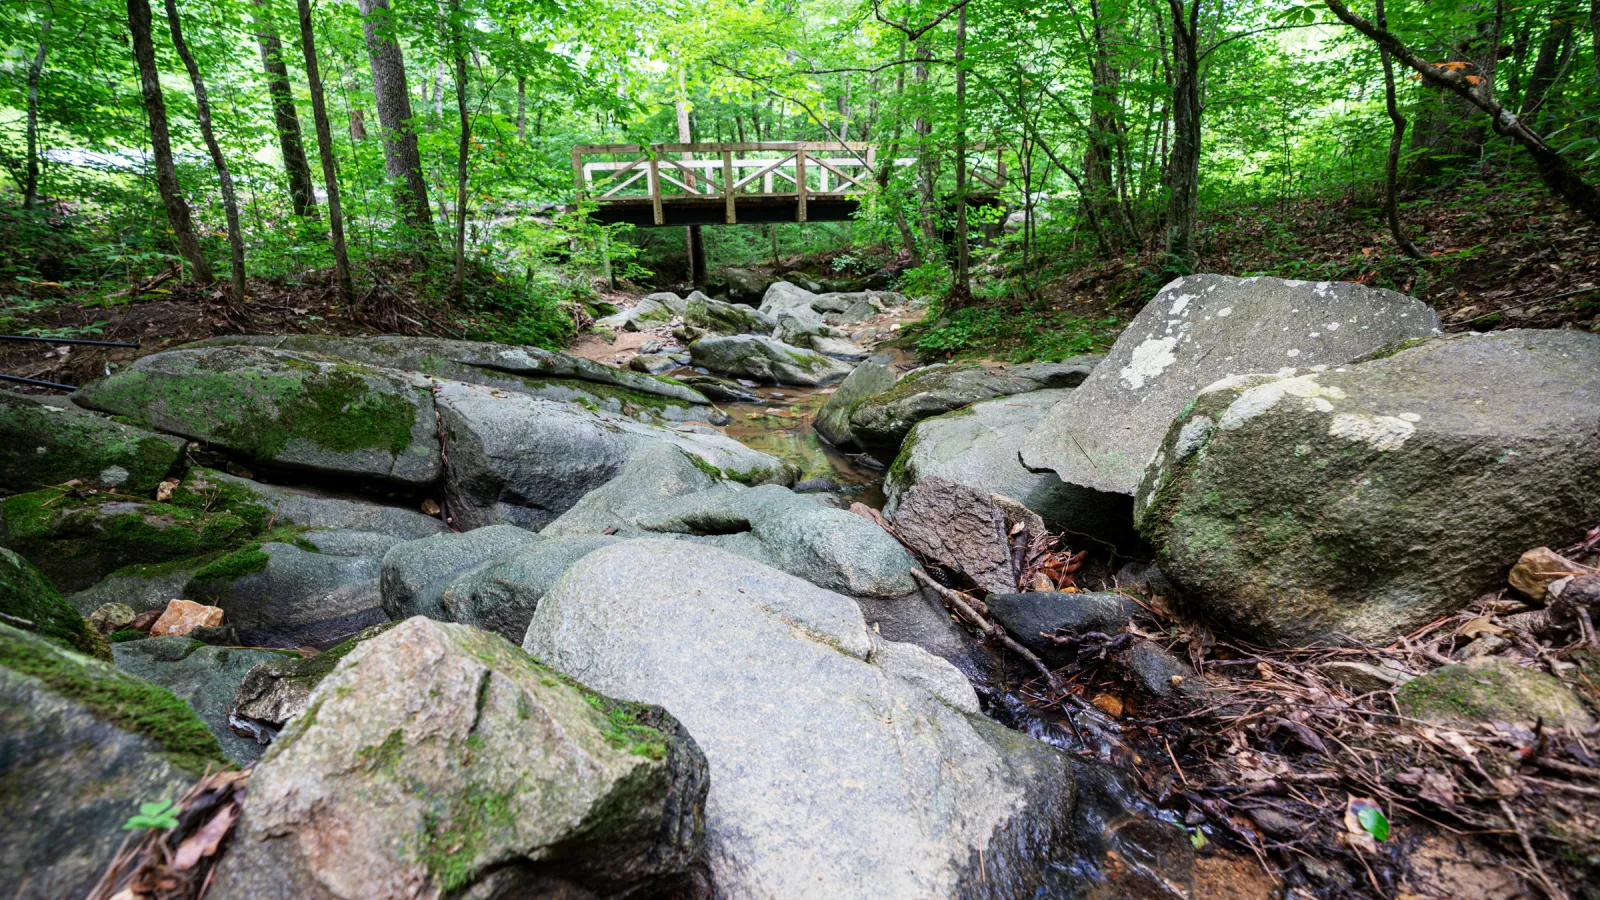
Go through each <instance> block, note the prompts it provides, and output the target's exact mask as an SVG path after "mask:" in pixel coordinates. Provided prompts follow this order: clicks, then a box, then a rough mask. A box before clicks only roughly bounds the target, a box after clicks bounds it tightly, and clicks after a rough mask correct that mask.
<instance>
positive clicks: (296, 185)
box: [251, 0, 317, 216]
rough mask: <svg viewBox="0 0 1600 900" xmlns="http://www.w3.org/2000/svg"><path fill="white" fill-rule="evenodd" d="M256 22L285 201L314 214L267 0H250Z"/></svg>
mask: <svg viewBox="0 0 1600 900" xmlns="http://www.w3.org/2000/svg"><path fill="white" fill-rule="evenodd" d="M252 3H253V5H254V7H255V8H254V9H253V10H252V11H251V16H252V18H254V19H255V23H256V46H257V47H258V48H260V50H261V71H262V72H264V73H266V76H267V96H269V97H270V98H271V99H272V121H273V124H274V125H276V126H277V130H278V148H279V149H280V150H281V151H282V152H283V168H284V171H285V172H287V173H288V175H289V200H290V202H291V203H292V204H293V206H294V214H295V215H297V216H314V215H316V206H317V194H316V187H315V186H314V185H313V183H312V181H311V165H310V163H308V162H307V161H306V146H305V142H304V140H303V139H302V138H301V136H300V113H299V111H298V110H296V109H295V108H294V92H293V90H292V89H291V88H290V86H289V67H288V66H287V65H285V64H284V61H283V43H282V42H281V41H280V40H279V39H278V29H277V27H276V26H274V25H273V24H272V18H271V15H272V14H271V12H270V11H269V10H268V8H267V0H252Z"/></svg>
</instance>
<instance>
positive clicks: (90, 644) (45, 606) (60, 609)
mask: <svg viewBox="0 0 1600 900" xmlns="http://www.w3.org/2000/svg"><path fill="white" fill-rule="evenodd" d="M0 612H3V613H5V614H6V615H7V616H11V617H14V618H15V619H20V620H23V621H26V622H31V623H33V628H34V629H36V630H37V631H38V633H39V636H40V637H43V638H45V639H47V640H50V641H53V642H55V643H57V644H59V645H61V646H63V647H67V648H69V649H72V650H76V651H78V652H79V653H82V654H84V655H86V656H93V657H97V658H99V659H103V660H106V661H110V659H111V647H110V646H109V645H107V643H106V640H105V638H103V637H101V636H100V632H98V631H96V630H95V629H94V627H93V626H91V625H90V624H89V620H88V619H85V618H84V617H83V615H82V614H81V613H79V612H78V610H77V609H75V608H74V607H73V606H72V604H71V603H68V602H67V601H66V600H65V599H64V598H63V597H62V596H61V594H60V593H59V592H58V591H57V590H56V589H55V585H52V584H51V583H50V582H49V581H47V580H46V579H45V577H44V575H42V574H40V572H39V570H38V569H35V568H34V567H33V566H31V565H29V564H28V562H27V560H25V559H23V558H22V557H20V556H18V555H17V554H15V553H12V552H11V551H10V550H6V549H4V548H0ZM10 624H13V625H17V624H20V623H19V622H15V621H13V622H11V623H10Z"/></svg>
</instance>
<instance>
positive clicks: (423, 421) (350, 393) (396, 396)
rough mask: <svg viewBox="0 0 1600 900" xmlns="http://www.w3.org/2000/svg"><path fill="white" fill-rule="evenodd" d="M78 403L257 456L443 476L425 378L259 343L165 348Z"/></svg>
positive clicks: (329, 467) (389, 475)
mask: <svg viewBox="0 0 1600 900" xmlns="http://www.w3.org/2000/svg"><path fill="white" fill-rule="evenodd" d="M73 399H74V401H75V402H77V403H79V404H80V405H83V406H88V407H90V408H92V409H98V410H101V411H103V412H108V413H114V414H116V415H120V416H126V417H128V418H130V419H133V420H135V421H136V422H138V423H140V424H142V425H147V426H149V427H152V428H156V429H159V430H161V431H167V432H171V433H173V434H180V435H183V436H184V437H186V438H189V439H191V440H196V441H205V442H208V443H211V444H214V445H216V446H218V447H221V448H222V449H224V450H227V451H229V452H231V453H237V454H239V455H241V456H244V457H247V458H249V459H252V460H257V461H260V462H265V463H272V464H276V465H280V466H286V467H292V468H297V469H309V470H312V471H317V472H326V473H330V474H338V475H356V476H362V477H369V478H377V479H383V480H389V481H396V482H401V483H405V484H427V483H430V482H432V481H434V480H435V479H436V478H438V477H439V438H438V426H437V424H436V423H435V422H434V416H433V402H432V399H431V398H430V397H429V394H428V382H427V379H425V378H422V377H421V376H418V375H415V374H411V373H406V372H400V371H397V370H393V369H382V368H378V367H375V366H367V365H357V364H353V363H343V362H331V361H327V360H322V359H318V358H315V357H312V356H306V355H296V354H292V353H286V352H283V351H278V350H268V349H265V348H260V347H216V348H200V347H195V348H187V349H179V350H168V351H166V352H164V353H154V354H151V355H150V356H146V357H143V358H141V359H139V360H138V361H136V362H134V363H133V364H132V365H130V366H128V367H127V368H125V369H122V370H121V371H119V372H117V373H116V374H115V375H111V376H109V377H106V378H102V379H100V380H98V381H94V382H91V383H89V384H88V385H85V386H84V387H82V388H79V389H78V391H77V393H75V394H73Z"/></svg>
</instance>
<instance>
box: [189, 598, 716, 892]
mask: <svg viewBox="0 0 1600 900" xmlns="http://www.w3.org/2000/svg"><path fill="white" fill-rule="evenodd" d="M419 710H423V711H424V712H421V713H419ZM706 788H707V776H706V763H705V757H704V756H703V755H702V754H701V752H700V750H699V747H698V746H697V745H696V744H695V742H694V740H693V739H692V738H691V737H690V736H689V734H688V732H687V731H685V730H684V729H683V728H682V726H680V725H679V724H678V722H677V720H675V719H673V718H672V716H671V715H669V714H668V713H666V712H665V711H663V710H661V709H660V708H659V707H652V706H646V705H643V704H635V703H627V702H623V701H618V700H612V699H610V698H607V697H604V696H601V695H599V694H596V693H594V692H592V691H589V690H587V689H586V688H583V687H582V686H581V685H579V684H577V683H576V682H574V681H572V680H570V679H568V678H565V677H563V676H561V675H559V674H558V673H556V672H554V671H552V670H551V669H549V668H546V667H545V666H543V665H541V664H539V663H538V662H537V661H536V660H534V659H533V658H532V657H530V656H528V655H527V654H525V653H523V652H522V651H521V650H519V649H517V648H516V647H515V646H514V645H512V644H510V643H508V642H506V641H505V640H504V639H503V638H500V637H498V636H495V635H491V634H487V633H485V632H481V631H478V630H477V629H474V628H470V627H468V626H464V625H452V624H447V623H440V622H434V621H431V620H429V619H425V618H422V617H420V616H419V617H416V618H413V619H409V620H407V621H405V622H403V623H401V624H400V625H398V626H396V627H395V628H393V629H392V630H390V631H388V632H387V633H385V634H383V635H380V636H378V637H375V638H373V639H371V640H368V641H365V642H363V643H361V644H358V645H357V646H356V647H355V648H354V649H353V650H352V651H351V652H350V653H349V654H348V655H346V656H345V657H344V658H343V659H342V660H340V661H339V662H338V664H337V666H336V667H335V669H334V671H333V672H332V673H331V674H329V675H328V676H326V677H325V678H324V679H323V681H322V683H321V684H320V685H318V686H317V688H316V689H315V690H314V691H313V692H312V694H311V697H310V705H309V706H308V708H307V709H306V710H305V712H303V713H301V714H300V715H299V716H296V717H295V718H294V719H293V720H292V721H291V722H290V723H289V725H288V727H287V728H286V729H285V730H284V732H283V734H282V735H281V736H280V737H279V738H278V740H277V741H275V742H274V743H273V745H272V746H271V747H270V748H269V749H268V751H267V754H266V756H265V757H264V758H263V759H262V761H261V763H260V765H259V766H258V767H257V769H256V771H255V774H254V776H253V777H252V778H251V782H250V796H249V798H248V799H247V800H246V801H245V807H244V815H243V818H242V820H241V824H240V833H239V834H238V835H237V836H236V837H235V839H234V844H233V849H232V851H231V852H230V853H229V855H228V857H227V858H226V859H225V860H224V861H223V863H222V867H221V868H220V869H219V870H218V872H217V878H216V882H215V885H214V886H213V896H216V897H218V898H236V897H257V896H338V897H377V896H401V895H409V896H439V895H445V896H455V895H459V894H461V893H463V892H473V893H474V895H476V896H548V895H561V896H567V895H569V894H570V895H572V896H580V895H581V896H594V895H600V896H619V895H627V896H633V895H648V896H656V895H663V894H667V893H669V892H671V891H672V890H674V889H681V888H685V887H688V886H689V885H690V884H691V883H692V879H693V878H694V877H695V875H696V870H697V869H698V868H699V867H700V866H701V865H702V864H703V856H704V851H705V818H704V816H705V813H704V804H705V796H706ZM334 846H337V847H338V848H339V850H338V852H336V853H330V852H328V848H330V847H334Z"/></svg>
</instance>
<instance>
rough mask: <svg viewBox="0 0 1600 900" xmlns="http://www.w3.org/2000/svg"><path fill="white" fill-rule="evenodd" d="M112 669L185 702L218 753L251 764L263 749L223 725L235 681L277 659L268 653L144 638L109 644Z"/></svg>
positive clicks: (235, 689)
mask: <svg viewBox="0 0 1600 900" xmlns="http://www.w3.org/2000/svg"><path fill="white" fill-rule="evenodd" d="M111 652H112V653H114V654H115V655H116V658H117V668H119V669H121V670H122V671H124V672H127V673H129V674H131V675H136V676H138V677H140V678H143V679H144V680H145V681H148V682H150V683H152V684H159V685H161V686H162V687H164V688H166V689H167V690H169V691H171V692H172V693H173V694H174V695H175V696H177V697H178V698H179V699H180V700H183V701H184V702H185V703H188V704H189V707H190V708H191V709H193V710H194V712H195V715H197V716H199V717H200V720H201V721H203V722H205V723H206V727H207V728H209V729H211V733H212V734H214V735H216V736H217V741H218V742H219V743H220V744H221V745H222V752H223V753H225V754H227V755H228V758H229V759H231V760H233V761H234V762H236V763H239V764H240V765H245V764H247V763H252V762H255V761H256V760H257V759H259V758H260V757H261V751H262V750H264V749H265V748H264V747H263V746H262V745H261V744H258V743H256V742H255V741H254V740H252V739H250V738H247V737H242V736H240V735H238V734H235V733H234V732H233V730H232V729H230V728H229V727H228V713H229V710H230V708H231V707H232V706H233V700H234V695H235V694H236V693H237V692H238V690H239V683H240V682H242V681H244V677H245V675H246V674H248V673H249V672H250V670H251V669H253V668H255V667H256V666H257V665H258V664H260V663H263V662H267V661H269V660H277V659H283V658H284V657H283V656H281V655H280V654H277V653H273V652H272V651H270V650H243V649H240V648H237V647H233V648H228V647H212V646H208V645H206V644H203V643H201V642H199V641H197V640H193V639H192V638H190V637H188V636H187V635H182V636H174V637H153V638H145V639H144V640H142V641H124V642H122V643H120V644H114V645H112V648H111Z"/></svg>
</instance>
